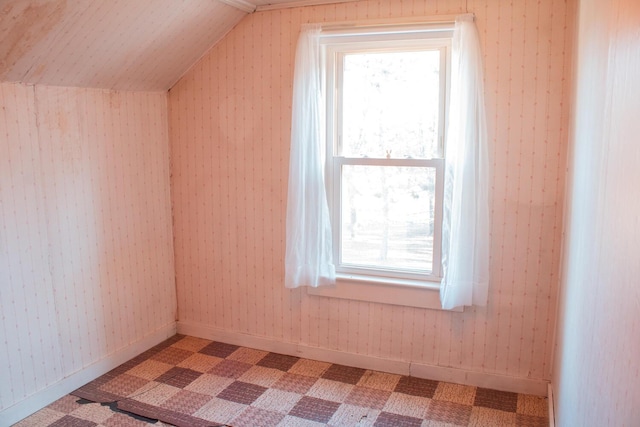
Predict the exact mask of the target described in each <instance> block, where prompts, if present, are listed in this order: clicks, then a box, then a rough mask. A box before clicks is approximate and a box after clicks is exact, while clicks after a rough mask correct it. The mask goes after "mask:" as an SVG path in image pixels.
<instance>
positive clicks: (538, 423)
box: [516, 414, 549, 427]
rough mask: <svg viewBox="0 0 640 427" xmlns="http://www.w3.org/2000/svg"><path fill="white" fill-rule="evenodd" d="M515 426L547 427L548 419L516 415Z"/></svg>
mask: <svg viewBox="0 0 640 427" xmlns="http://www.w3.org/2000/svg"><path fill="white" fill-rule="evenodd" d="M516 425H518V426H519V427H548V426H549V419H548V418H546V417H536V416H535V415H525V414H516Z"/></svg>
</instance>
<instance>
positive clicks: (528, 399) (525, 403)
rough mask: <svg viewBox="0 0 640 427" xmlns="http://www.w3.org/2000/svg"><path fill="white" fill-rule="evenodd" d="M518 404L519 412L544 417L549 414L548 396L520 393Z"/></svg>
mask: <svg viewBox="0 0 640 427" xmlns="http://www.w3.org/2000/svg"><path fill="white" fill-rule="evenodd" d="M517 406H518V409H517V412H518V413H519V414H525V415H534V416H536V417H544V418H547V417H548V416H549V415H548V414H549V400H548V399H547V398H546V397H541V396H530V395H527V394H519V395H518V405H517Z"/></svg>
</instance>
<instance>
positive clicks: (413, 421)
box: [373, 412, 422, 427]
mask: <svg viewBox="0 0 640 427" xmlns="http://www.w3.org/2000/svg"><path fill="white" fill-rule="evenodd" d="M373 425H374V426H375V427H401V426H402V427H420V426H421V425H422V419H421V418H413V417H408V416H406V415H398V414H392V413H390V412H381V413H380V415H378V418H376V422H375V423H374V424H373Z"/></svg>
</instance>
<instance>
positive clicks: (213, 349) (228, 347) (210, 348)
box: [198, 341, 240, 359]
mask: <svg viewBox="0 0 640 427" xmlns="http://www.w3.org/2000/svg"><path fill="white" fill-rule="evenodd" d="M239 348H240V347H238V346H237V345H232V344H225V343H222V342H217V341H214V342H212V343H211V344H208V345H207V346H205V347H203V348H202V349H200V350H199V351H198V353H202V354H206V355H208V356H215V357H220V358H223V359H224V358H226V357H228V356H229V355H231V353H233V352H234V351H236V350H237V349H239Z"/></svg>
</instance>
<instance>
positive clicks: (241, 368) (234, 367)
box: [209, 359, 253, 378]
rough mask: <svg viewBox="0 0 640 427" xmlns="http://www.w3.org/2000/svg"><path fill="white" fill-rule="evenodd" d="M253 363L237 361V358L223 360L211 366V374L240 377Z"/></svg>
mask: <svg viewBox="0 0 640 427" xmlns="http://www.w3.org/2000/svg"><path fill="white" fill-rule="evenodd" d="M252 366H253V365H249V364H248V363H243V362H236V361H235V360H228V359H225V360H222V361H221V362H220V363H218V364H217V365H216V366H214V367H213V368H211V370H210V371H209V373H210V374H213V375H218V376H220V377H227V378H239V377H240V376H241V375H242V374H244V373H245V372H247V371H248V370H249V369H250V368H251V367H252Z"/></svg>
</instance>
